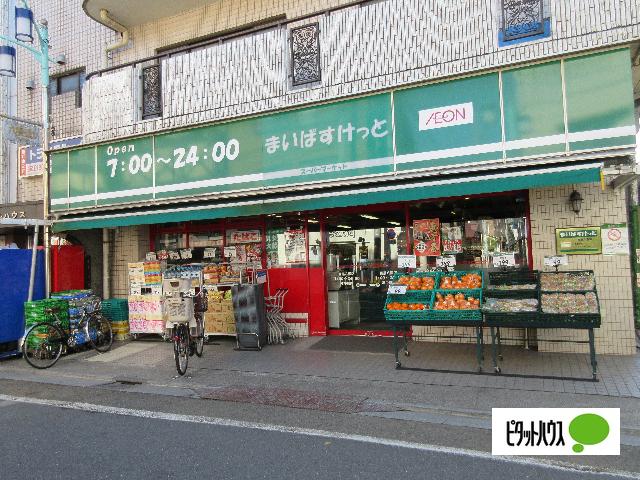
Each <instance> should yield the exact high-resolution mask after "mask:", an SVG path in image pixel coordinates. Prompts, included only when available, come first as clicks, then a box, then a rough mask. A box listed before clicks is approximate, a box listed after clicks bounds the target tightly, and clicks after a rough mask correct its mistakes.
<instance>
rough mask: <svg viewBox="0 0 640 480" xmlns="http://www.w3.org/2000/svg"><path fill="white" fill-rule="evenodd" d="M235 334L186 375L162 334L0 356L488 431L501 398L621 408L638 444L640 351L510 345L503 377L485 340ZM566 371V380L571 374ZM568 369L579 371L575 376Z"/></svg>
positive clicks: (56, 378)
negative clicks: (396, 349)
mask: <svg viewBox="0 0 640 480" xmlns="http://www.w3.org/2000/svg"><path fill="white" fill-rule="evenodd" d="M234 347H235V342H233V341H232V340H230V339H228V338H222V339H219V340H215V342H214V343H210V344H207V345H205V351H204V357H203V358H197V357H195V356H194V357H191V358H190V361H189V368H188V371H187V375H185V376H184V377H178V376H176V371H175V365H174V361H173V350H172V346H171V344H169V343H165V342H162V341H159V340H149V341H145V340H138V341H135V342H124V343H122V342H119V343H116V344H114V348H113V349H112V350H111V351H110V352H108V353H107V354H104V355H97V354H96V353H95V352H93V351H86V352H81V353H78V354H74V355H70V356H68V357H63V358H62V359H61V360H60V361H59V362H58V363H57V364H56V365H55V366H54V367H53V368H51V369H49V370H36V369H33V368H31V367H30V366H29V365H28V364H27V363H26V362H25V361H24V360H22V359H14V360H7V361H2V362H0V379H10V380H22V381H35V382H44V383H54V384H59V385H72V386H87V387H97V388H109V389H117V390H123V391H131V392H138V393H154V394H162V395H173V396H187V397H199V398H209V399H213V400H226V401H236V402H246V403H258V404H268V405H278V406H285V407H292V408H310V409H317V410H323V411H336V412H343V413H360V414H364V415H377V416H386V417H388V418H398V419H405V420H413V421H426V422H432V423H453V424H460V425H464V426H471V427H477V428H487V427H488V425H489V420H490V413H491V408H492V407H543V406H547V407H569V406H571V407H573V406H576V407H577V406H585V407H620V408H621V415H622V425H623V426H624V427H625V434H627V435H631V436H632V437H633V438H631V439H628V440H627V442H626V443H627V444H630V445H636V446H640V401H638V399H639V398H640V355H635V356H626V357H621V356H605V355H600V356H598V366H599V380H598V381H596V382H594V381H592V379H591V366H590V364H589V357H588V355H582V354H559V353H538V352H534V351H527V350H524V349H522V348H516V347H504V349H503V355H504V361H503V362H502V374H500V375H496V374H494V373H493V370H492V368H491V360H490V355H491V352H490V348H489V347H486V349H485V372H484V373H482V374H478V373H477V372H476V364H475V362H476V360H475V350H474V349H475V346H473V345H454V344H433V343H426V342H411V343H410V344H409V350H410V352H411V356H410V357H403V359H402V361H403V368H402V369H400V370H396V369H395V360H394V357H393V354H392V346H391V339H388V338H369V337H314V338H302V339H296V340H293V341H290V342H289V343H287V344H285V345H274V346H266V347H265V348H264V349H263V350H262V351H260V352H257V351H235V350H234ZM563 377H564V378H563ZM567 377H570V378H567Z"/></svg>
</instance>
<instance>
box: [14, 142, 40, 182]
mask: <svg viewBox="0 0 640 480" xmlns="http://www.w3.org/2000/svg"><path fill="white" fill-rule="evenodd" d="M37 175H42V149H41V148H34V147H29V146H26V147H20V148H18V176H19V177H20V178H22V177H34V176H37Z"/></svg>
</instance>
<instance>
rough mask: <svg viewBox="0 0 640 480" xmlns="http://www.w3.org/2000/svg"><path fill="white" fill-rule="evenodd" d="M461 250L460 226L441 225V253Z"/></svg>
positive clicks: (453, 252) (459, 251) (452, 252)
mask: <svg viewBox="0 0 640 480" xmlns="http://www.w3.org/2000/svg"><path fill="white" fill-rule="evenodd" d="M461 252H462V227H455V226H450V225H442V254H443V255H446V254H455V253H461Z"/></svg>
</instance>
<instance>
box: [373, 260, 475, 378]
mask: <svg viewBox="0 0 640 480" xmlns="http://www.w3.org/2000/svg"><path fill="white" fill-rule="evenodd" d="M467 273H477V274H479V275H480V276H483V272H481V271H479V270H473V271H460V272H452V273H446V274H445V273H440V272H416V273H413V274H403V273H400V272H396V273H395V274H394V276H393V279H392V285H393V284H394V283H396V282H397V281H398V280H399V278H400V277H401V276H405V275H407V276H414V277H422V276H431V277H434V280H435V286H436V288H435V289H433V290H421V291H412V290H407V292H406V293H405V294H393V293H388V294H387V301H386V303H385V309H384V315H385V319H386V321H387V323H389V324H390V325H391V326H392V327H393V353H394V356H395V361H396V369H399V368H401V367H402V363H401V362H400V358H399V352H400V344H399V341H400V340H399V338H398V332H402V340H403V345H402V350H403V351H404V354H405V355H406V356H409V348H408V342H407V333H408V332H409V330H410V328H411V327H412V326H423V327H474V328H475V338H476V359H477V362H478V371H482V361H483V355H482V347H483V340H482V311H481V310H480V309H474V310H434V308H433V307H434V305H435V301H436V294H437V293H441V294H443V295H446V294H449V293H452V294H456V293H464V294H465V296H472V297H474V298H476V299H479V300H480V303H482V289H481V288H478V289H458V290H454V289H450V290H441V289H438V288H437V287H438V286H439V281H440V278H441V276H442V275H448V276H451V275H454V274H457V275H464V274H467ZM391 302H407V303H420V304H423V305H424V306H425V309H424V310H389V309H388V308H387V306H388V305H389V303H391Z"/></svg>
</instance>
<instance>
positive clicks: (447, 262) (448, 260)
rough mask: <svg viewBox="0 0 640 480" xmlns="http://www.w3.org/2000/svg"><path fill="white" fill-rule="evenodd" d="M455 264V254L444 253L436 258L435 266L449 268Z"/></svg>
mask: <svg viewBox="0 0 640 480" xmlns="http://www.w3.org/2000/svg"><path fill="white" fill-rule="evenodd" d="M455 266H456V257H455V255H445V256H442V257H437V258H436V267H440V268H449V267H455Z"/></svg>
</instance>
